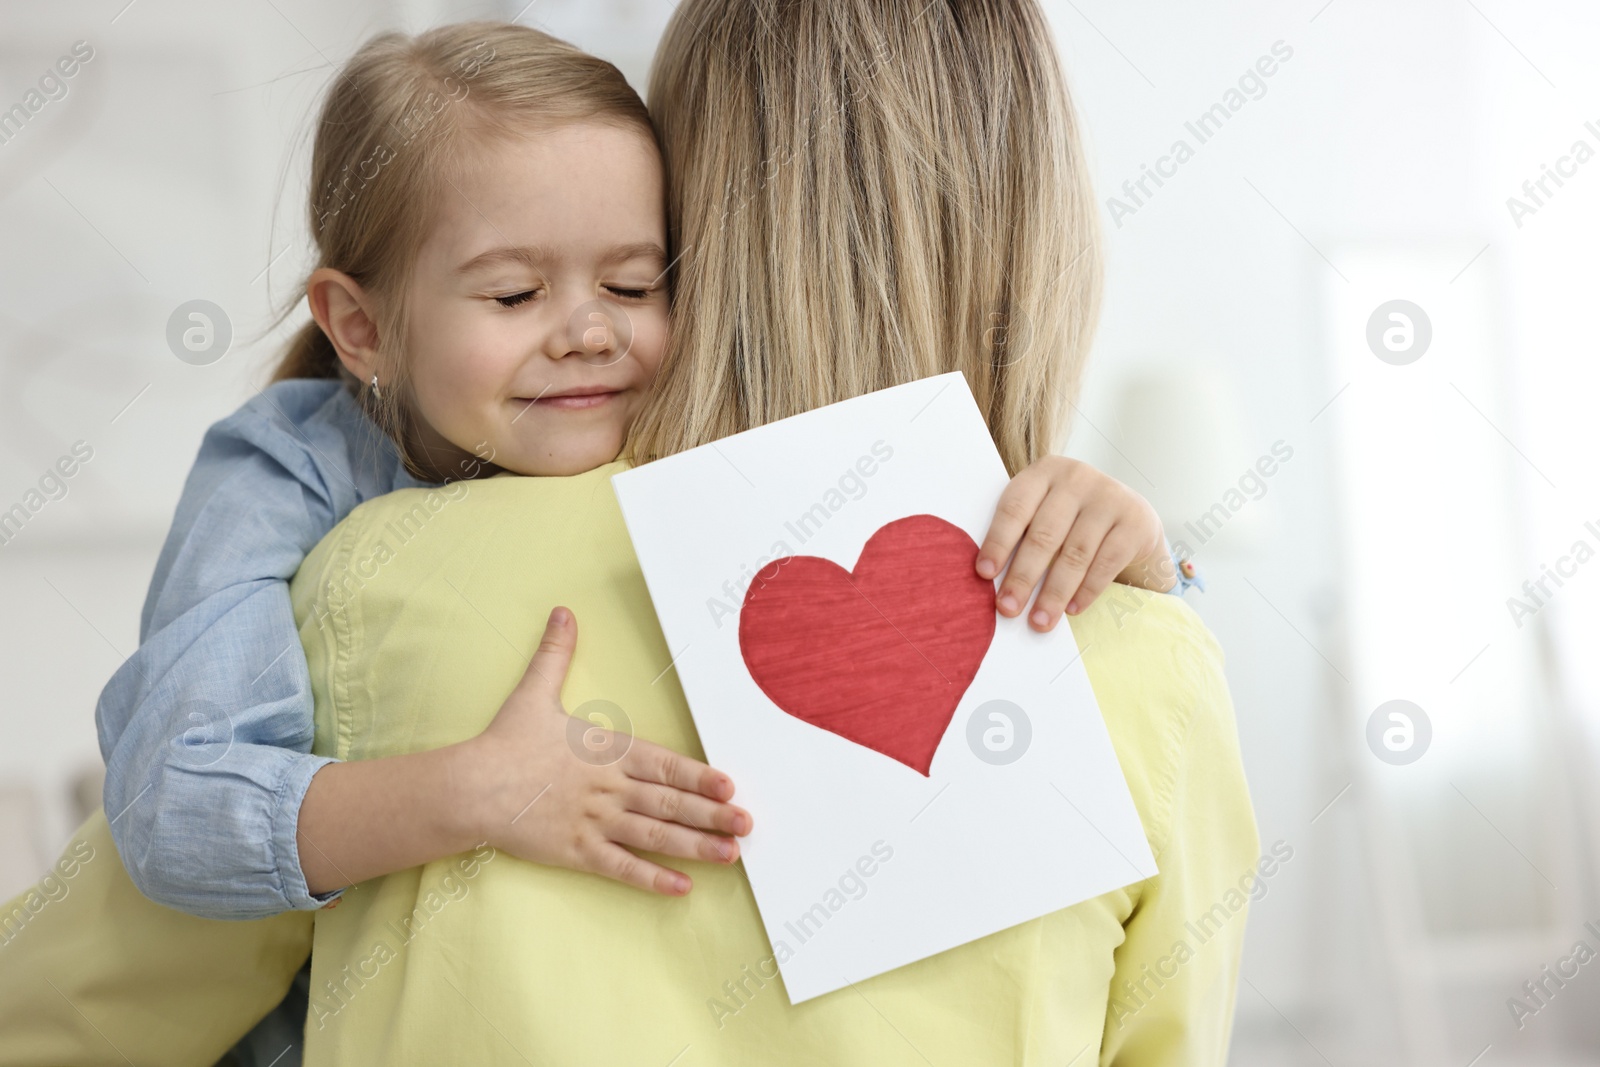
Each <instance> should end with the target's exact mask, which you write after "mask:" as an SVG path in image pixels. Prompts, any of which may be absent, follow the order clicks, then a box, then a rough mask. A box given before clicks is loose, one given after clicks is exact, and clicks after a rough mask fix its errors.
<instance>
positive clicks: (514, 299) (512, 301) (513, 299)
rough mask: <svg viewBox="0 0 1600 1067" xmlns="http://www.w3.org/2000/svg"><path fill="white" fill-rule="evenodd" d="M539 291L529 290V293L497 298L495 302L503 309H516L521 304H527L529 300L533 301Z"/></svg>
mask: <svg viewBox="0 0 1600 1067" xmlns="http://www.w3.org/2000/svg"><path fill="white" fill-rule="evenodd" d="M538 291H539V290H537V289H529V290H528V291H526V292H522V293H512V294H511V295H510V296H497V297H495V298H494V302H495V303H497V304H499V305H500V306H501V307H505V308H514V307H516V306H517V305H519V304H525V303H527V302H528V301H529V300H532V299H533V297H534V294H535V293H537V292H538Z"/></svg>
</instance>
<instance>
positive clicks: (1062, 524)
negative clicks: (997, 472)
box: [995, 493, 1092, 618]
mask: <svg viewBox="0 0 1600 1067" xmlns="http://www.w3.org/2000/svg"><path fill="white" fill-rule="evenodd" d="M1078 506H1079V505H1078V499H1077V498H1076V497H1074V496H1070V495H1068V494H1066V493H1051V494H1050V495H1049V496H1048V497H1046V498H1045V501H1044V503H1043V504H1041V505H1040V506H1039V510H1038V512H1037V513H1036V514H1035V515H1034V516H1033V520H1032V521H1031V522H1029V523H1028V532H1027V533H1026V534H1025V535H1024V536H1023V538H1022V544H1021V545H1020V546H1019V547H1018V548H1017V558H1016V559H1014V560H1012V561H1011V569H1010V570H1008V571H1007V572H1006V580H1005V581H1004V582H1002V583H1001V584H1000V593H999V595H998V596H997V597H996V598H995V606H996V607H997V608H999V610H1000V614H1002V615H1004V616H1006V617H1007V618H1011V617H1014V616H1016V615H1020V614H1021V613H1022V609H1023V607H1024V606H1025V605H1026V604H1027V603H1028V598H1029V597H1030V596H1032V594H1033V590H1034V587H1035V586H1037V585H1038V584H1039V580H1040V579H1041V578H1043V577H1044V574H1045V571H1046V570H1048V569H1049V568H1050V566H1051V561H1052V560H1055V559H1056V555H1057V553H1058V552H1061V551H1062V547H1061V546H1062V543H1063V542H1066V541H1067V539H1068V537H1069V532H1070V534H1072V535H1076V533H1077V531H1078V527H1079V526H1080V525H1082V524H1083V521H1084V518H1083V515H1082V513H1081V512H1079V510H1078ZM1091 558H1092V557H1091ZM1083 564H1084V566H1085V567H1087V566H1088V565H1089V560H1088V559H1085V560H1084V561H1083Z"/></svg>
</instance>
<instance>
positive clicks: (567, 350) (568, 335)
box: [548, 299, 633, 367]
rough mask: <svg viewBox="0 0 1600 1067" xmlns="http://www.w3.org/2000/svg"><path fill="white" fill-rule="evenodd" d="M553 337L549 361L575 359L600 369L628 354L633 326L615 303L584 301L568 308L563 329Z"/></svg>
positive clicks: (626, 314) (597, 300)
mask: <svg viewBox="0 0 1600 1067" xmlns="http://www.w3.org/2000/svg"><path fill="white" fill-rule="evenodd" d="M555 334H556V335H555V336H553V337H551V338H550V348H549V349H548V352H549V354H550V356H551V357H552V358H555V359H562V358H565V357H567V356H576V357H577V358H579V359H581V360H583V361H584V362H585V363H591V364H594V365H596V366H602V367H604V366H610V365H611V364H613V363H617V362H619V361H621V359H622V358H623V357H624V356H626V355H627V354H628V349H629V347H630V346H631V345H632V343H633V323H632V322H631V321H630V320H629V318H628V312H627V310H626V309H625V308H623V307H622V306H621V305H619V304H615V303H613V302H612V301H609V300H602V299H594V300H586V301H584V302H583V303H582V304H579V305H578V306H577V307H575V308H573V309H572V313H571V314H570V315H569V316H568V317H567V323H566V329H565V330H564V331H555Z"/></svg>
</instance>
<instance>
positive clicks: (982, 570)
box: [978, 556, 995, 578]
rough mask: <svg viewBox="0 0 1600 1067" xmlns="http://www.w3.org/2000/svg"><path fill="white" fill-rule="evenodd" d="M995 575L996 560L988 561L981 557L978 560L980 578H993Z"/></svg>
mask: <svg viewBox="0 0 1600 1067" xmlns="http://www.w3.org/2000/svg"><path fill="white" fill-rule="evenodd" d="M994 575H995V565H994V560H992V559H987V558H984V557H981V556H980V557H979V558H978V576H979V577H981V578H993V577H994Z"/></svg>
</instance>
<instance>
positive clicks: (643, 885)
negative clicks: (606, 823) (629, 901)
mask: <svg viewBox="0 0 1600 1067" xmlns="http://www.w3.org/2000/svg"><path fill="white" fill-rule="evenodd" d="M585 858H586V859H587V861H588V862H587V863H586V864H585V866H584V867H583V868H581V869H584V870H588V871H589V872H590V873H592V874H599V875H604V876H605V877H607V878H614V879H616V880H617V881H619V882H622V883H624V884H625V885H631V886H636V887H638V888H640V889H643V890H645V891H647V892H650V893H660V894H662V895H663V896H669V897H681V896H683V895H684V894H685V893H687V892H688V891H689V889H690V887H691V886H692V885H693V884H694V883H693V882H691V881H690V880H689V876H688V875H686V874H684V873H682V872H681V871H674V870H669V869H667V868H666V867H663V866H661V865H660V864H659V863H651V862H650V861H649V860H647V859H645V858H644V857H642V856H635V855H634V854H633V853H632V852H629V851H628V850H627V849H625V848H623V847H622V846H621V845H618V844H614V843H613V842H610V841H607V842H605V843H604V844H601V845H598V846H595V848H594V849H593V850H592V851H591V852H590V853H589V854H588V856H586V857H585Z"/></svg>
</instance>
